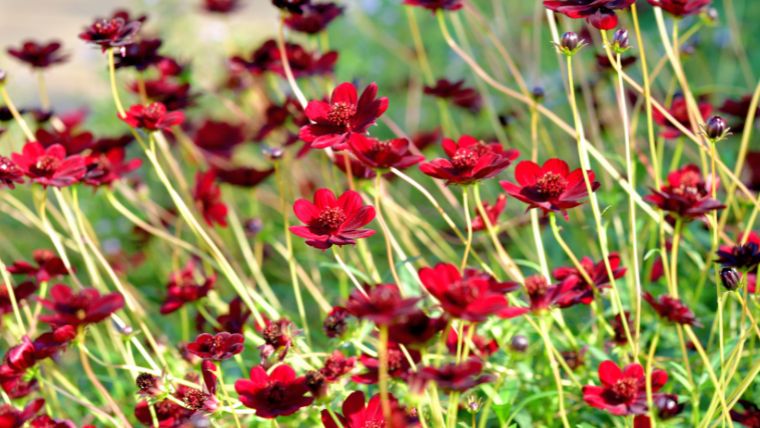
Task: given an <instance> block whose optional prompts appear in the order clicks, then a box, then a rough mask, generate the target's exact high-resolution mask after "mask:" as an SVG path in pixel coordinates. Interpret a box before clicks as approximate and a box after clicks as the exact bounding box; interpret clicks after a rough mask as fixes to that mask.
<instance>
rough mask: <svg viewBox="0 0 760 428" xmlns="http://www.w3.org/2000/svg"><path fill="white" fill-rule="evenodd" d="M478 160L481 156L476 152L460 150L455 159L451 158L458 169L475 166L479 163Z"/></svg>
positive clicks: (455, 154)
mask: <svg viewBox="0 0 760 428" xmlns="http://www.w3.org/2000/svg"><path fill="white" fill-rule="evenodd" d="M478 159H480V156H479V155H478V153H477V152H475V151H474V150H470V149H458V150H457V151H456V153H454V157H453V158H451V163H452V164H454V167H455V168H457V169H468V168H472V167H473V166H475V164H476V163H478Z"/></svg>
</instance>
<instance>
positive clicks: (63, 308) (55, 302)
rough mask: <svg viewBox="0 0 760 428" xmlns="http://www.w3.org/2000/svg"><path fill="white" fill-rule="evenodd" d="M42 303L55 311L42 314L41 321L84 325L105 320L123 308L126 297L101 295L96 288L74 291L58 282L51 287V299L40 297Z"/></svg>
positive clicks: (46, 307)
mask: <svg viewBox="0 0 760 428" xmlns="http://www.w3.org/2000/svg"><path fill="white" fill-rule="evenodd" d="M40 304H41V305H42V306H43V307H44V308H45V309H47V310H49V311H52V312H54V313H53V314H50V315H42V316H40V321H42V322H45V323H48V324H50V325H51V326H53V327H60V326H63V325H72V326H84V325H87V324H94V323H97V322H100V321H103V320H104V319H106V318H108V317H109V316H111V314H113V313H114V312H116V311H118V310H119V309H121V308H122V307H123V306H124V297H122V295H121V294H119V293H111V294H105V295H101V294H100V292H99V291H98V290H95V289H94V288H84V289H82V290H81V291H79V292H78V293H74V292H73V291H71V289H70V288H69V287H68V286H66V285H63V284H56V285H54V286H53V287H52V288H51V289H50V299H40Z"/></svg>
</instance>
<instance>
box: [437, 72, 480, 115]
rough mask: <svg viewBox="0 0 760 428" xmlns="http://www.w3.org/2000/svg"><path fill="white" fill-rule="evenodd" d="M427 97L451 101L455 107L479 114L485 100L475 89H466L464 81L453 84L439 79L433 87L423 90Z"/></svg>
mask: <svg viewBox="0 0 760 428" xmlns="http://www.w3.org/2000/svg"><path fill="white" fill-rule="evenodd" d="M423 90H424V92H425V94H426V95H432V96H434V97H438V98H443V99H445V100H451V102H452V103H453V104H454V105H455V106H459V107H462V108H463V109H467V110H469V111H471V112H473V113H477V112H479V111H480V109H481V108H482V107H483V98H481V97H480V94H479V93H478V91H476V90H475V89H473V88H465V87H464V79H462V80H457V81H456V82H451V81H449V80H448V79H438V81H437V82H435V85H433V86H425V87H424V88H423Z"/></svg>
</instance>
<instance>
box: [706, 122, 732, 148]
mask: <svg viewBox="0 0 760 428" xmlns="http://www.w3.org/2000/svg"><path fill="white" fill-rule="evenodd" d="M705 134H706V135H707V138H709V139H710V140H712V141H713V142H718V141H720V140H722V139H724V138H726V135H728V125H726V121H725V120H723V118H722V117H720V116H713V117H711V118H709V119H707V122H705Z"/></svg>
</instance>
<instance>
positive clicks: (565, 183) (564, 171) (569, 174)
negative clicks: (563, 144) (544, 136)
mask: <svg viewBox="0 0 760 428" xmlns="http://www.w3.org/2000/svg"><path fill="white" fill-rule="evenodd" d="M587 173H588V179H589V181H590V182H591V190H592V191H596V189H598V188H599V182H597V181H595V178H596V176H595V175H594V171H591V170H589V171H587ZM515 180H517V183H518V184H519V186H518V185H517V184H514V183H512V182H509V181H500V182H499V184H500V185H501V187H502V188H503V189H504V191H505V192H507V194H508V195H510V196H513V197H515V198H517V199H519V200H521V201H523V202H525V203H526V204H528V209H532V208H539V209H541V210H542V211H543V212H545V213H547V212H550V211H559V212H561V213H562V214H563V215H564V216H565V219H567V218H568V216H567V210H568V209H570V208H574V207H577V206H579V205H581V204H582V203H583V201H582V199H584V198H585V197H587V196H588V188H587V187H586V181H585V179H584V177H583V170H581V169H580V168H578V169H575V170H573V171H570V167H569V166H568V165H567V162H565V161H563V160H562V159H556V158H553V159H549V160H547V161H546V162H544V164H543V165H540V166H539V165H538V164H537V163H535V162H533V161H529V160H524V161H522V162H520V163H519V164H517V168H515Z"/></svg>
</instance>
